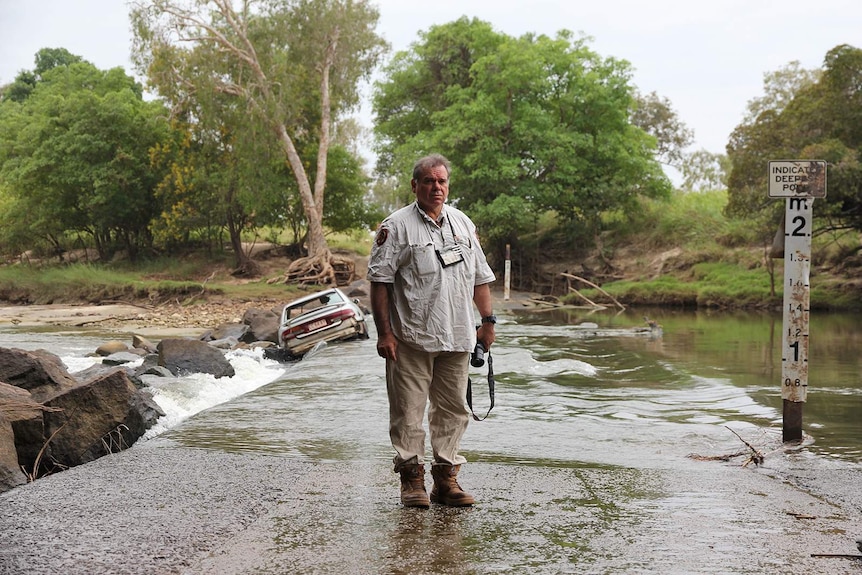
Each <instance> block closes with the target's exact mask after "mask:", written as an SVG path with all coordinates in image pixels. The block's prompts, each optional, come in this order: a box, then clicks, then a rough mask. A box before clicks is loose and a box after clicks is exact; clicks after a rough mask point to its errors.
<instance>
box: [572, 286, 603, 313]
mask: <svg viewBox="0 0 862 575" xmlns="http://www.w3.org/2000/svg"><path fill="white" fill-rule="evenodd" d="M569 291H570V292H573V293H574V294H575V295H577V296H578V297H579V298H581V299H582V300H584V301H585V302H587V303H588V304H590V305H591V306H593V307H594V308H596V309H605V306H603V305H600V304H597V303H596V302H594V301H592V300H591V299H590V298H588V297H587V296H585V295H584V294H582V293H581V292H579V291H578V290H576V289H575V288H573V287H572V286H569Z"/></svg>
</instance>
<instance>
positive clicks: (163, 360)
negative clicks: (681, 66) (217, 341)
mask: <svg viewBox="0 0 862 575" xmlns="http://www.w3.org/2000/svg"><path fill="white" fill-rule="evenodd" d="M156 347H157V348H158V350H159V365H161V366H162V367H166V368H168V369H169V370H170V371H171V373H172V374H174V375H177V376H180V375H188V374H191V373H209V374H211V375H214V376H215V377H217V378H219V377H233V376H234V375H236V372H235V371H234V368H233V366H232V365H231V364H230V362H229V361H228V360H227V358H225V356H224V353H223V352H221V351H219V350H218V349H216V348H214V347H212V346H211V345H209V344H208V343H206V342H203V341H198V340H194V339H183V338H168V339H163V340H162V341H160V342H159V344H158V345H157V346H156Z"/></svg>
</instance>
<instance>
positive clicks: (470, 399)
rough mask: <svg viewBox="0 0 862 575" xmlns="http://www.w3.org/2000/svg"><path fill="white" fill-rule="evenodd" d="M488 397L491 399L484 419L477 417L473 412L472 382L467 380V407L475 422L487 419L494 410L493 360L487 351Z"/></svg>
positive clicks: (489, 351)
mask: <svg viewBox="0 0 862 575" xmlns="http://www.w3.org/2000/svg"><path fill="white" fill-rule="evenodd" d="M487 361H488V396H489V397H490V398H491V407H489V408H488V411H487V412H486V413H485V417H479V416H478V415H476V412H474V411H473V382H472V381H471V380H470V378H469V377H468V378H467V406H468V407H469V408H470V413H472V414H473V419H474V420H476V421H484V420H485V419H487V418H488V415H489V414H490V413H491V410H492V409H494V384H495V381H494V360H493V359H492V358H491V350H490V349H489V350H488V360H487Z"/></svg>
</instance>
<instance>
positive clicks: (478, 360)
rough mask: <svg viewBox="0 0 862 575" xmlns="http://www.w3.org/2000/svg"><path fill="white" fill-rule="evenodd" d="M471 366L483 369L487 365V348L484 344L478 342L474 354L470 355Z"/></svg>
mask: <svg viewBox="0 0 862 575" xmlns="http://www.w3.org/2000/svg"><path fill="white" fill-rule="evenodd" d="M470 365H472V366H473V367H482V366H483V365H485V346H484V345H482V342H481V341H480V342H477V343H476V347H475V348H474V349H473V353H471V354H470Z"/></svg>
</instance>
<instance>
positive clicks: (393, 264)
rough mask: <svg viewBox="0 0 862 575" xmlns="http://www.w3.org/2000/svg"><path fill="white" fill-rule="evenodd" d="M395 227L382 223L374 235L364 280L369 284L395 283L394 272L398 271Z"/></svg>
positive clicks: (385, 222) (389, 223) (388, 223)
mask: <svg viewBox="0 0 862 575" xmlns="http://www.w3.org/2000/svg"><path fill="white" fill-rule="evenodd" d="M396 229H397V228H396V226H394V225H393V224H392V222H387V221H384V222H383V223H382V224H380V227H379V228H378V229H377V233H376V234H375V235H374V244H373V245H372V246H371V257H370V258H369V259H368V273H367V274H366V278H367V279H368V281H371V282H380V283H395V272H396V271H398V258H397V254H398V251H399V250H398V248H397V245H396V244H397V243H398V241H397V235H398V234H397V233H395V231H396Z"/></svg>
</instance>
